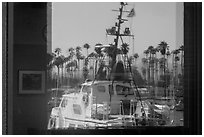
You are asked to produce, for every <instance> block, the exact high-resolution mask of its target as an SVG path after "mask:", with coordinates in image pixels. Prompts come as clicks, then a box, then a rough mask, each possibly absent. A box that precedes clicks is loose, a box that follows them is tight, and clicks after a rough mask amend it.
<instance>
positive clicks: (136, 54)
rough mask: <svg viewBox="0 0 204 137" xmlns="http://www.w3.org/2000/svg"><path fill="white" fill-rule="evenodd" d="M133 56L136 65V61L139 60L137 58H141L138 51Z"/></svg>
mask: <svg viewBox="0 0 204 137" xmlns="http://www.w3.org/2000/svg"><path fill="white" fill-rule="evenodd" d="M133 57H134V59H135V65H136V61H137V59H138V58H139V55H138V53H135V54H134V55H133Z"/></svg>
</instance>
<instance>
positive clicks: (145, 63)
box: [142, 58, 148, 81]
mask: <svg viewBox="0 0 204 137" xmlns="http://www.w3.org/2000/svg"><path fill="white" fill-rule="evenodd" d="M142 64H143V65H144V68H145V75H144V77H145V80H146V81H147V80H148V75H147V70H148V68H147V64H148V60H147V58H142ZM143 74H144V73H143Z"/></svg>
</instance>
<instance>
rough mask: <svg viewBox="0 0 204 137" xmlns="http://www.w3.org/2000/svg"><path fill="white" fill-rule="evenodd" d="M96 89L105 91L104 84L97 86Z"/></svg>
mask: <svg viewBox="0 0 204 137" xmlns="http://www.w3.org/2000/svg"><path fill="white" fill-rule="evenodd" d="M97 90H98V91H99V92H105V91H106V88H105V86H97Z"/></svg>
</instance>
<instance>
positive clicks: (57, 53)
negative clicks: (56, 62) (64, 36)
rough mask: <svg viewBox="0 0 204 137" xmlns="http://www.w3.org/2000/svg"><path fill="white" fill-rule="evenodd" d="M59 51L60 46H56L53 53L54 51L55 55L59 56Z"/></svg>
mask: <svg viewBox="0 0 204 137" xmlns="http://www.w3.org/2000/svg"><path fill="white" fill-rule="evenodd" d="M61 52H62V49H61V48H56V49H55V50H54V53H55V54H56V55H57V56H59V55H60V54H61Z"/></svg>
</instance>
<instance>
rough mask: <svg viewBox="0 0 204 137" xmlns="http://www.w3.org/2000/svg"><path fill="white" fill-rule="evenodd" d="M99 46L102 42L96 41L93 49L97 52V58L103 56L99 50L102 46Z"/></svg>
mask: <svg viewBox="0 0 204 137" xmlns="http://www.w3.org/2000/svg"><path fill="white" fill-rule="evenodd" d="M100 46H102V44H100V43H98V44H96V45H95V49H94V50H95V52H96V53H97V54H98V56H99V58H100V57H102V56H103V54H102V51H101V49H102V47H100Z"/></svg>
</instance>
